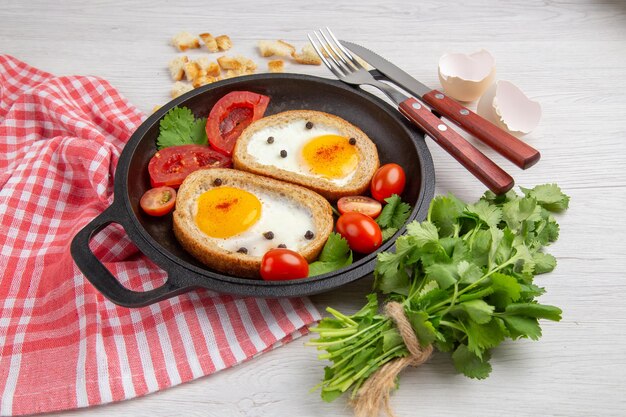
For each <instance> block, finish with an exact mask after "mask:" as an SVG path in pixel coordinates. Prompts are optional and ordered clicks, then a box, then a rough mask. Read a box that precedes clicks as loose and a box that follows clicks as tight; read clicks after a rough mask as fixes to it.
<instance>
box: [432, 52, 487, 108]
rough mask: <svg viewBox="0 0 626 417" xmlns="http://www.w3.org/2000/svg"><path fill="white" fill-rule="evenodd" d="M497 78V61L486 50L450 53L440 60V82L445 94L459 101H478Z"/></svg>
mask: <svg viewBox="0 0 626 417" xmlns="http://www.w3.org/2000/svg"><path fill="white" fill-rule="evenodd" d="M495 78H496V60H495V59H494V58H493V56H492V55H491V54H490V53H489V52H488V51H486V50H484V49H481V50H480V51H477V52H474V53H471V54H460V53H450V54H445V55H443V56H442V57H441V58H439V81H440V82H441V86H442V87H443V90H444V92H445V93H446V94H447V95H448V96H450V97H452V98H454V99H456V100H459V101H474V100H477V99H478V98H479V97H480V96H481V95H482V94H483V93H484V92H485V90H486V89H487V88H489V86H490V85H491V84H492V83H493V81H494V80H495Z"/></svg>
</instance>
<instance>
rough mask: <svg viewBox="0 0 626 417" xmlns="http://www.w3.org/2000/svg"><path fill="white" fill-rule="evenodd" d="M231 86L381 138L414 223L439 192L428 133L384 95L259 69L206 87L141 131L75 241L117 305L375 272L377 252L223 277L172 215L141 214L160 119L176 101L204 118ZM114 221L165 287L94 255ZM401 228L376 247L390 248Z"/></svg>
mask: <svg viewBox="0 0 626 417" xmlns="http://www.w3.org/2000/svg"><path fill="white" fill-rule="evenodd" d="M234 90H248V91H253V92H256V93H260V94H265V95H268V96H269V97H270V104H269V107H268V108H267V112H266V115H271V114H274V113H278V112H282V111H285V110H292V109H313V110H320V111H324V112H328V113H332V114H336V115H338V116H340V117H343V118H344V119H346V120H348V121H349V122H351V123H353V124H354V125H356V126H358V127H359V128H361V129H362V130H363V131H364V132H365V133H366V134H367V135H368V136H369V137H370V138H371V139H372V140H373V141H374V142H375V143H376V146H377V147H378V152H379V157H380V160H381V164H384V163H388V162H395V163H397V164H400V165H401V166H402V167H403V168H404V170H405V172H406V174H407V175H406V176H407V185H406V189H405V191H404V195H403V199H404V200H405V201H407V202H409V203H410V204H411V205H412V206H413V211H412V213H411V217H410V219H409V221H411V220H414V219H418V220H423V219H424V218H425V217H426V213H427V210H428V206H429V203H430V200H431V199H432V197H433V194H434V189H435V171H434V167H433V162H432V159H431V156H430V153H429V151H428V148H427V147H426V144H425V143H424V137H423V135H422V134H421V133H420V132H418V131H416V130H415V129H414V128H413V127H411V125H410V124H409V123H408V122H406V121H405V119H404V117H403V116H401V115H400V113H399V112H398V111H397V110H396V109H394V108H392V107H391V106H389V105H388V104H386V103H385V102H383V101H382V100H380V99H378V98H376V97H374V96H372V95H370V94H367V93H365V92H362V91H360V90H358V89H354V88H353V87H349V86H346V85H345V84H343V83H341V82H339V81H334V80H327V79H323V78H318V77H312V76H307V75H298V74H258V75H250V76H245V77H238V78H234V79H229V80H224V81H220V82H217V83H214V84H209V85H206V86H204V87H201V88H197V89H195V90H193V91H191V92H189V93H187V94H185V95H183V96H181V97H179V98H177V99H175V100H173V101H171V102H170V103H168V104H167V105H165V106H163V107H162V108H161V109H159V110H158V111H157V112H156V113H154V114H153V115H151V116H150V117H149V118H148V119H147V120H146V121H145V122H144V123H143V124H142V125H141V126H140V127H139V128H138V129H137V131H136V132H135V133H134V134H133V135H132V137H131V138H130V140H129V141H128V143H127V144H126V146H125V148H124V150H123V152H122V155H121V157H120V160H119V163H118V166H117V171H116V174H115V194H114V201H113V204H112V205H111V206H110V207H109V208H107V209H106V210H105V211H104V212H103V213H102V214H100V215H99V216H98V217H96V218H95V219H94V220H93V221H91V223H89V224H88V225H87V226H85V227H84V228H83V229H82V230H81V231H80V232H79V233H78V234H77V235H76V236H75V237H74V239H73V241H72V246H71V252H72V257H73V258H74V261H75V262H76V264H77V265H78V267H79V268H80V270H81V271H82V272H83V273H84V274H85V276H86V277H87V279H88V280H89V281H90V282H91V283H92V284H93V285H94V286H95V287H96V288H97V289H98V290H99V291H100V292H102V294H104V295H105V296H106V297H107V298H109V299H110V300H111V301H113V302H114V303H116V304H119V305H122V306H126V307H141V306H145V305H148V304H152V303H155V302H157V301H160V300H163V299H166V298H169V297H173V296H175V295H177V294H180V293H183V292H186V291H189V290H191V289H193V288H207V289H210V290H213V291H218V292H223V293H230V294H239V295H246V296H259V297H293V296H302V295H310V294H315V293H319V292H323V291H328V290H331V289H333V288H337V287H339V286H341V285H343V284H346V283H348V282H351V281H354V280H357V279H359V278H362V277H364V276H366V275H368V274H370V273H371V272H372V271H373V270H374V265H375V261H376V253H373V254H370V255H367V256H362V257H356V258H355V262H354V263H353V264H352V265H351V266H349V267H346V268H343V269H341V270H338V271H334V272H331V273H328V274H325V275H320V276H317V277H312V278H307V279H302V280H293V281H262V280H256V279H248V278H238V277H233V276H229V275H225V274H221V273H218V272H214V271H212V270H210V269H208V268H207V267H205V266H204V265H202V264H201V263H199V262H198V261H196V260H195V259H194V258H193V257H191V255H189V254H188V253H187V252H186V251H185V250H184V249H183V248H182V247H181V246H180V245H179V244H178V241H177V240H176V238H175V237H174V233H173V232H172V218H171V215H169V216H166V217H160V218H157V217H151V216H148V215H145V214H144V213H143V212H142V211H141V209H140V208H139V199H140V198H141V196H142V195H143V193H144V192H145V191H146V190H148V189H149V188H150V179H149V175H148V169H147V166H148V161H149V160H150V158H151V157H152V155H154V153H155V152H156V146H155V140H156V138H157V136H158V134H159V120H160V119H161V118H162V117H163V116H164V115H165V113H166V112H167V111H169V110H170V109H171V108H172V107H174V106H187V107H188V108H190V109H191V110H192V111H193V113H194V114H195V115H196V116H198V117H200V116H206V115H208V114H209V111H210V109H211V107H212V106H213V104H214V103H215V102H216V101H217V100H218V99H220V98H221V97H222V96H223V95H225V94H226V93H228V92H230V91H234ZM110 223H118V224H120V225H121V226H122V227H123V228H124V230H125V231H126V233H127V234H128V236H129V237H130V239H131V240H132V241H133V243H134V244H135V245H136V246H137V247H138V248H139V250H141V252H143V253H144V254H145V255H146V256H148V257H149V258H150V259H151V260H152V261H153V262H154V263H156V264H157V265H158V266H160V267H161V268H163V270H165V271H166V272H167V275H168V278H167V281H166V283H165V284H163V285H162V286H161V287H159V288H155V289H153V290H150V291H145V292H137V291H132V290H129V289H127V288H126V287H124V286H122V285H121V284H120V283H119V281H118V280H117V279H116V278H115V277H114V276H113V275H112V274H111V273H110V272H109V270H108V269H107V268H106V267H105V266H104V265H103V264H102V263H101V262H100V261H99V260H98V258H96V256H95V255H94V254H93V252H92V251H91V250H90V249H89V241H90V240H91V238H92V236H93V235H94V234H96V233H97V232H99V231H100V230H102V229H103V228H104V227H106V226H107V225H108V224H110ZM403 231H404V229H402V230H400V231H398V233H397V234H396V236H394V237H393V238H392V239H390V240H389V241H387V242H386V243H385V244H383V245H382V246H381V247H380V248H379V251H384V250H388V249H390V248H391V247H392V246H393V244H394V241H395V239H396V237H397V236H399V235H400V234H401V233H402V232H403Z"/></svg>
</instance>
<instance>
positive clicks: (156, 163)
mask: <svg viewBox="0 0 626 417" xmlns="http://www.w3.org/2000/svg"><path fill="white" fill-rule="evenodd" d="M230 165H231V160H230V158H229V157H227V156H225V155H223V154H221V153H219V152H216V151H214V150H213V149H211V148H209V147H208V146H204V145H179V146H170V147H168V148H163V149H161V150H160V151H158V152H157V153H155V154H154V156H153V157H152V159H150V162H149V163H148V172H149V173H150V184H152V186H153V187H161V186H164V185H167V186H170V187H178V186H179V185H180V184H182V182H183V180H184V179H185V178H187V175H189V174H191V173H192V172H194V171H196V170H198V169H201V168H227V167H230Z"/></svg>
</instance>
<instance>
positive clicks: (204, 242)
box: [173, 168, 333, 277]
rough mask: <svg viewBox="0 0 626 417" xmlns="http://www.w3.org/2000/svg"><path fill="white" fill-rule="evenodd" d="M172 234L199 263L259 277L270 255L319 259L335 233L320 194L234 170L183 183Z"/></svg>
mask: <svg viewBox="0 0 626 417" xmlns="http://www.w3.org/2000/svg"><path fill="white" fill-rule="evenodd" d="M173 223H174V234H175V236H176V238H177V239H178V241H179V242H180V244H181V245H182V246H183V248H185V249H186V250H187V251H188V252H189V253H190V254H192V255H193V256H194V257H195V258H196V259H198V260H199V261H200V262H202V263H203V264H205V265H206V266H208V267H209V268H212V269H214V270H216V271H220V272H223V273H226V274H228V275H232V276H239V277H259V270H260V266H261V259H262V257H263V254H265V252H267V251H268V250H270V249H272V248H276V247H286V248H288V249H291V250H294V251H297V252H299V253H300V254H301V255H302V256H303V257H304V258H305V259H306V260H307V261H308V262H312V261H314V260H315V259H316V257H317V256H318V254H319V252H320V251H321V250H322V247H323V246H324V244H325V243H326V240H327V239H328V236H329V235H330V233H331V231H332V229H333V216H332V209H331V206H330V204H329V202H328V201H327V200H326V199H325V198H323V197H322V196H320V195H319V194H317V193H315V192H313V191H311V190H309V189H307V188H304V187H300V186H297V185H294V184H290V183H286V182H282V181H278V180H275V179H271V178H267V177H262V176H259V175H255V174H251V173H248V172H242V171H237V170H234V169H222V168H212V169H202V170H199V171H195V172H193V173H191V174H190V175H189V176H187V178H186V179H185V180H184V181H183V183H182V184H181V186H180V188H179V190H178V195H177V199H176V209H175V211H174V214H173Z"/></svg>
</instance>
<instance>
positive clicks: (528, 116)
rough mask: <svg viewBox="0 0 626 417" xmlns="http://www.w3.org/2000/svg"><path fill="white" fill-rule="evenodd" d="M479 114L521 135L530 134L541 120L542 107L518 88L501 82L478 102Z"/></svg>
mask: <svg viewBox="0 0 626 417" xmlns="http://www.w3.org/2000/svg"><path fill="white" fill-rule="evenodd" d="M477 112H478V114H480V115H481V116H483V117H484V118H486V119H488V120H490V121H492V122H494V123H496V124H497V125H498V126H500V127H501V128H503V129H505V130H507V131H509V132H511V133H517V134H521V135H525V134H527V133H530V132H531V131H532V130H533V129H534V128H536V127H537V125H538V124H539V120H541V105H540V104H539V103H538V102H536V101H534V100H531V99H529V98H528V97H526V95H525V94H524V93H523V92H522V90H520V89H519V88H518V87H517V86H515V85H514V84H513V83H511V82H509V81H503V80H500V81H498V82H496V83H495V84H493V85H492V86H491V88H489V89H488V90H487V91H486V92H485V94H484V95H483V96H482V97H481V98H480V101H479V102H478V107H477Z"/></svg>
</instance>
